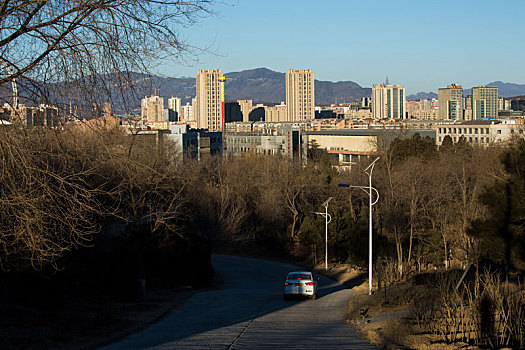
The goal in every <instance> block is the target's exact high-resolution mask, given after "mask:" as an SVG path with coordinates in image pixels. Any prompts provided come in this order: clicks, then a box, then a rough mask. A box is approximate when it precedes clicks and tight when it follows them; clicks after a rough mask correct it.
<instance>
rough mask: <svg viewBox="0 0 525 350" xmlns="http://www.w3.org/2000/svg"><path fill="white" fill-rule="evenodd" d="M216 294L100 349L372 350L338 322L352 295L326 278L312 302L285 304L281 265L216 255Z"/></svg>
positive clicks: (196, 297)
mask: <svg viewBox="0 0 525 350" xmlns="http://www.w3.org/2000/svg"><path fill="white" fill-rule="evenodd" d="M213 265H214V267H215V269H216V270H217V271H218V273H219V274H220V275H221V276H222V278H223V280H224V286H223V288H222V289H221V290H214V291H208V292H201V293H196V294H195V295H193V296H192V297H191V298H190V299H188V300H187V301H186V303H185V304H184V305H183V306H181V307H180V308H178V309H176V310H175V311H174V312H173V313H171V314H170V315H169V316H167V317H166V318H165V319H163V320H162V321H160V322H158V323H155V324H153V325H152V326H150V327H148V328H146V329H145V330H143V331H141V332H139V333H136V334H133V335H131V336H129V337H127V338H125V339H123V340H122V341H120V342H118V343H114V344H112V345H109V346H106V347H104V348H103V349H104V350H119V349H375V347H374V346H372V345H370V344H369V343H368V342H367V341H366V340H365V339H364V338H363V337H362V336H361V335H360V334H359V333H357V332H356V331H355V330H354V328H353V327H352V326H350V325H348V324H346V323H345V322H344V320H343V312H344V310H345V307H346V302H347V300H348V298H349V297H350V296H351V295H352V294H353V291H351V290H349V289H347V288H345V287H343V286H342V285H340V284H338V283H336V282H334V281H333V280H331V279H328V278H326V277H321V280H320V282H319V297H318V299H317V300H291V301H284V300H283V297H282V292H283V282H284V278H285V276H286V273H287V272H289V271H294V270H301V269H300V268H298V267H297V266H294V265H289V264H284V263H281V262H275V261H269V260H262V259H252V258H241V257H233V256H223V255H215V256H213Z"/></svg>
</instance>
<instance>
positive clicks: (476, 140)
mask: <svg viewBox="0 0 525 350" xmlns="http://www.w3.org/2000/svg"><path fill="white" fill-rule="evenodd" d="M461 137H463V138H464V136H460V137H458V136H454V137H452V141H454V142H458V141H459V139H460V138H461ZM443 139H444V137H442V136H440V137H439V142H443ZM467 141H468V142H470V143H472V142H474V143H483V144H488V143H490V139H489V138H488V137H479V138H478V137H477V136H475V137H472V136H470V137H469V138H468V139H467ZM498 141H501V140H498Z"/></svg>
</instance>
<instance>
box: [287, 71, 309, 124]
mask: <svg viewBox="0 0 525 350" xmlns="http://www.w3.org/2000/svg"><path fill="white" fill-rule="evenodd" d="M314 106H315V90H314V72H312V71H311V70H310V69H290V70H289V71H288V73H286V108H287V113H286V118H287V121H292V122H295V121H303V120H312V119H314V117H315V111H314Z"/></svg>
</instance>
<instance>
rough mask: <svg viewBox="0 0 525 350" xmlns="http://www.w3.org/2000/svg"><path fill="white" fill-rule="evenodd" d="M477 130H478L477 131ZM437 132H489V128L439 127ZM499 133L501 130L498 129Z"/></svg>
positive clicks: (463, 133)
mask: <svg viewBox="0 0 525 350" xmlns="http://www.w3.org/2000/svg"><path fill="white" fill-rule="evenodd" d="M478 131H479V132H478ZM439 134H459V135H466V134H486V135H488V134H489V128H439ZM498 134H501V130H498Z"/></svg>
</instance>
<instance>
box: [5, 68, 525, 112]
mask: <svg viewBox="0 0 525 350" xmlns="http://www.w3.org/2000/svg"><path fill="white" fill-rule="evenodd" d="M125 75H126V76H127V79H129V80H131V81H132V82H133V84H131V85H124V86H122V85H118V81H119V78H118V75H110V76H106V77H102V80H104V81H105V83H104V82H101V84H102V85H104V86H106V89H104V91H102V90H103V89H100V90H101V91H100V94H101V95H102V96H101V98H100V99H101V100H106V101H108V100H110V101H111V102H112V104H113V107H114V109H115V110H118V111H120V112H123V113H124V112H126V111H131V110H134V111H136V112H137V111H139V110H140V99H141V98H143V97H144V96H149V95H152V94H153V93H155V92H156V93H158V94H159V95H160V96H163V97H165V98H169V97H171V96H177V97H180V98H181V99H182V102H183V104H185V103H186V102H191V99H192V98H193V97H195V78H193V77H190V78H170V77H159V76H152V75H147V74H141V73H132V72H128V73H125ZM225 75H226V77H227V80H226V89H225V98H226V100H241V99H250V100H254V101H255V102H265V103H280V102H284V101H286V95H285V76H286V74H285V73H281V72H275V71H272V70H270V69H267V68H256V69H249V70H243V71H240V72H231V73H226V74H225ZM66 85H67V84H66ZM66 85H65V84H59V85H58V86H56V87H55V91H69V90H72V89H70V88H67V86H66ZM73 85H74V83H73ZM486 86H497V87H498V88H499V95H500V96H502V97H514V96H520V95H525V84H512V83H504V82H501V81H495V82H492V83H489V84H487V85H486ZM0 88H2V87H0ZM6 88H9V89H8V90H10V87H7V86H6ZM19 90H20V89H19ZM106 91H107V92H106ZM0 92H1V91H0ZM7 92H8V91H6V94H3V93H2V94H1V95H2V96H7V95H8V94H7ZM464 93H465V95H467V94H470V93H471V89H465V90H464ZM72 94H73V95H76V96H85V94H84V93H83V92H82V91H77V92H76V93H72ZM371 94H372V89H371V88H366V87H361V86H360V85H359V84H357V83H355V82H353V81H338V82H332V81H322V80H315V103H316V104H317V105H329V104H332V103H343V102H347V103H349V102H353V101H355V100H358V99H360V98H362V97H370V96H371ZM20 95H22V94H20ZM437 97H438V95H437V91H436V92H419V93H417V94H412V95H408V96H407V100H418V99H424V98H426V99H430V98H437ZM54 100H61V101H70V100H71V99H70V98H69V97H67V96H66V97H58V96H55V98H54Z"/></svg>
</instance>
